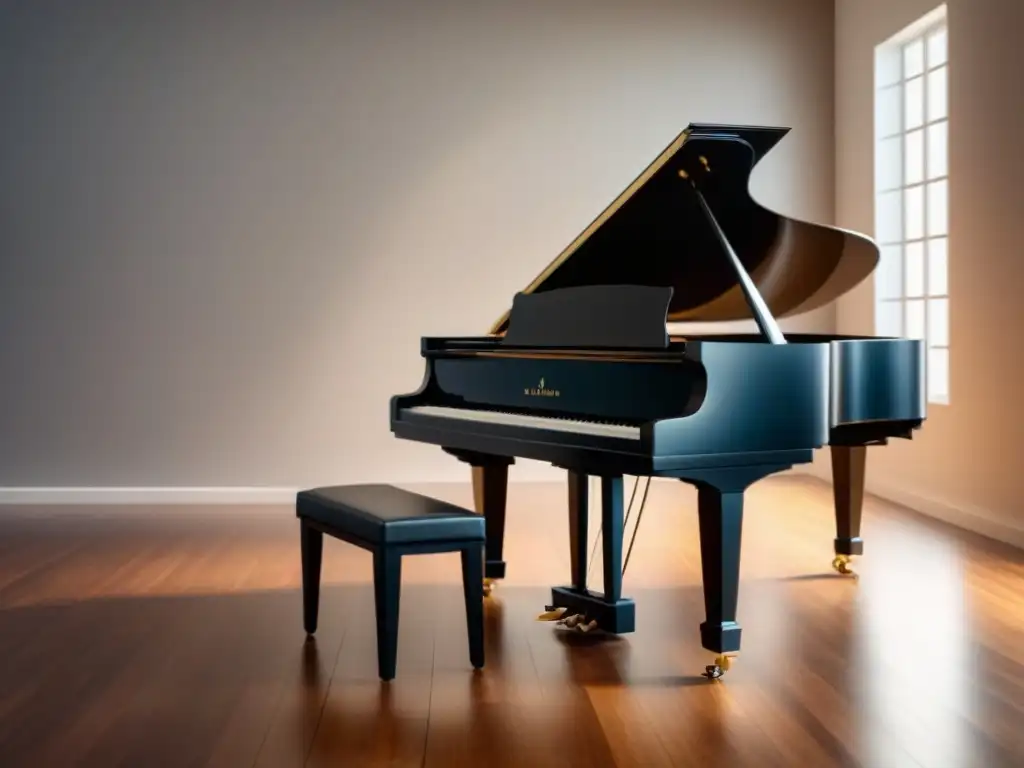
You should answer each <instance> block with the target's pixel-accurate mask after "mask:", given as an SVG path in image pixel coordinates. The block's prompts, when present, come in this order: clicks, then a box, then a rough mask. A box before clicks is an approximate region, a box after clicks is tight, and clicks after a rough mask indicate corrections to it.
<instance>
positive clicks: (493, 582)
mask: <svg viewBox="0 0 1024 768" xmlns="http://www.w3.org/2000/svg"><path fill="white" fill-rule="evenodd" d="M497 586H498V580H497V579H490V578H485V579H484V597H489V596H490V594H491V592H493V591H494V588H495V587H497Z"/></svg>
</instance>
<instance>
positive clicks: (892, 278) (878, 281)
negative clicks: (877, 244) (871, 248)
mask: <svg viewBox="0 0 1024 768" xmlns="http://www.w3.org/2000/svg"><path fill="white" fill-rule="evenodd" d="M879 250H880V251H881V258H880V259H879V261H878V270H877V271H876V272H875V291H876V297H877V298H879V299H898V298H900V296H901V295H902V292H903V253H902V251H903V249H902V248H901V247H900V246H898V245H884V246H882V247H881V248H880V249H879Z"/></svg>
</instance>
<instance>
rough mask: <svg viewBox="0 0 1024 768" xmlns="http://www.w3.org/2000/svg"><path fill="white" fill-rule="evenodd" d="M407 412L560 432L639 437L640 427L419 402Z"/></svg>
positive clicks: (629, 437)
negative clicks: (421, 403) (419, 403)
mask: <svg viewBox="0 0 1024 768" xmlns="http://www.w3.org/2000/svg"><path fill="white" fill-rule="evenodd" d="M405 410H406V411H408V412H410V413H417V414H420V415H422V416H431V417H434V418H440V419H459V420H462V421H477V422H484V423H488V424H507V425H509V426H514V427H532V428H535V429H552V430H558V431H559V432H574V433H577V434H581V435H601V436H604V437H618V438H622V439H626V440H639V439H640V428H639V427H631V426H627V425H625V424H604V423H601V422H596V421H585V420H580V419H568V418H561V417H557V416H531V415H527V414H523V413H509V412H507V411H485V410H476V409H472V408H445V407H442V406H438V405H419V406H415V407H413V408H406V409H405Z"/></svg>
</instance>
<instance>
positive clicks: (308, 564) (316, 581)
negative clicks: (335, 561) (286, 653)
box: [299, 521, 324, 635]
mask: <svg viewBox="0 0 1024 768" xmlns="http://www.w3.org/2000/svg"><path fill="white" fill-rule="evenodd" d="M299 536H300V538H301V544H300V547H301V550H302V623H303V625H304V626H305V629H306V634H308V635H312V634H314V633H315V632H316V624H317V615H318V613H319V609H320V563H321V562H322V560H323V551H324V535H323V534H322V533H321V532H320V531H318V530H316V529H315V528H313V527H311V526H309V525H307V524H306V523H305V522H304V521H300V523H299Z"/></svg>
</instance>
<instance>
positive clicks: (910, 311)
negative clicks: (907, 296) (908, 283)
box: [905, 299, 924, 339]
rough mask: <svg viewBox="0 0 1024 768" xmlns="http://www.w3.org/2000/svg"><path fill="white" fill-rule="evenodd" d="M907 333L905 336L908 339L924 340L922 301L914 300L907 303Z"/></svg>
mask: <svg viewBox="0 0 1024 768" xmlns="http://www.w3.org/2000/svg"><path fill="white" fill-rule="evenodd" d="M906 323H907V331H906V334H905V335H906V336H907V338H910V339H923V338H924V299H914V300H912V301H908V302H907V316H906Z"/></svg>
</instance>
